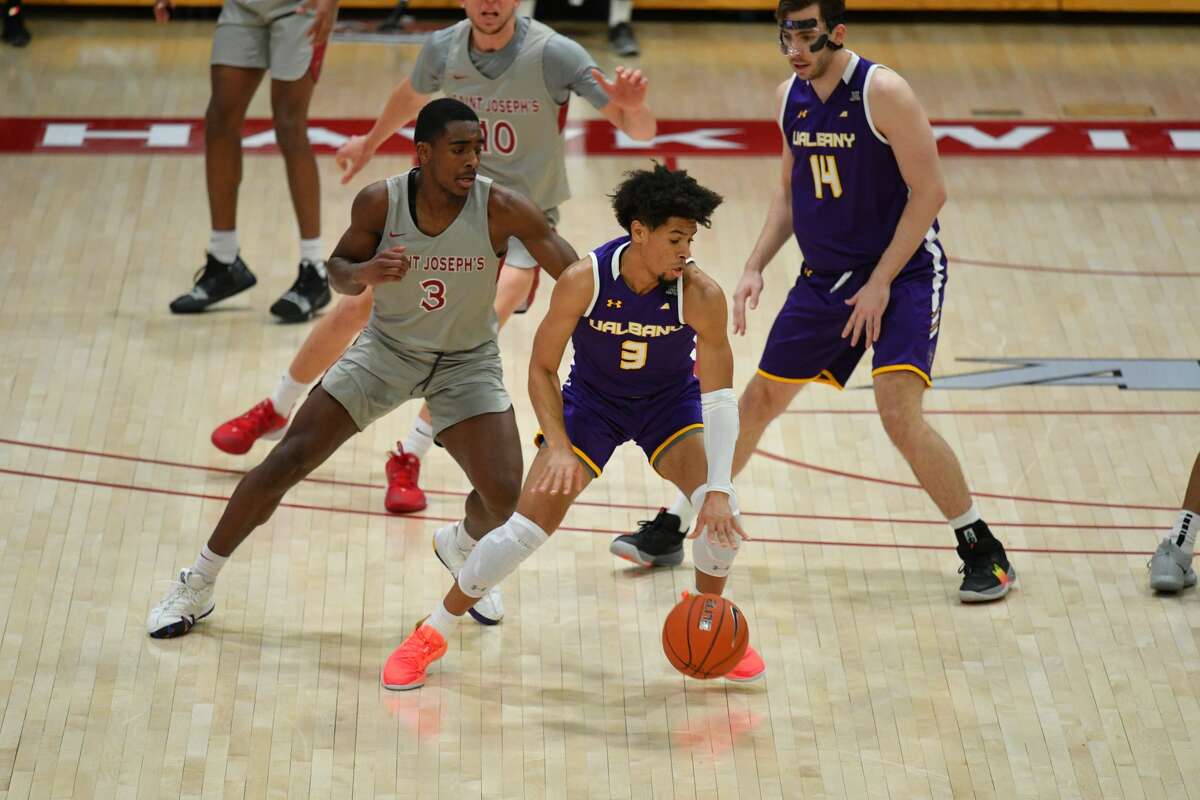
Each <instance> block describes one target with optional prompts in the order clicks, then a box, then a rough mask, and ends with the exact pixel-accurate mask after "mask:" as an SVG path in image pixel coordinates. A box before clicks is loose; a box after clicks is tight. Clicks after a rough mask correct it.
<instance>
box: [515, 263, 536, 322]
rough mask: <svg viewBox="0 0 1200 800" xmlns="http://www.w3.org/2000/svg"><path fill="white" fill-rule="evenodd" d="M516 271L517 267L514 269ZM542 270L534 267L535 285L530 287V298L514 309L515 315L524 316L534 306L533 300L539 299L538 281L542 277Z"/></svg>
mask: <svg viewBox="0 0 1200 800" xmlns="http://www.w3.org/2000/svg"><path fill="white" fill-rule="evenodd" d="M514 269H515V267H514ZM541 274H542V268H541V267H533V285H532V286H530V287H529V296H528V297H526V298H525V302H524V303H521V305H519V306H517V307H516V308H514V309H513V313H514V314H524V313H525V312H526V311H528V310H529V307H530V306H531V305H533V300H534V298H535V297H537V289H538V282H539V281H538V279H539V278H540V277H541Z"/></svg>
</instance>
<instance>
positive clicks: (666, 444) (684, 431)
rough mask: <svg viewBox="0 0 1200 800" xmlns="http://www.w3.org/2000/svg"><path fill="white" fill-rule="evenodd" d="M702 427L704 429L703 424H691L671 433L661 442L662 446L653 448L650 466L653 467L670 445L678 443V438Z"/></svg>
mask: <svg viewBox="0 0 1200 800" xmlns="http://www.w3.org/2000/svg"><path fill="white" fill-rule="evenodd" d="M703 427H704V423H703V422H693V423H692V424H691V425H687V426H685V427H683V428H680V429H679V430H677V431H675V432H674V433H672V434H671V435H670V436H668V437H667V438H666V439H664V440H663V443H662V444H660V445H659V446H658V447H656V448H654V452H653V453H651V454H650V466H652V467H653V466H654V462H655V461H657V460H658V457H659V456H661V455H662V454H663V451H664V450H666V449H667V448H668V447H670V446H671V445H673V444H675V442H677V441H679V439H680V438H682V437H683V436H685V435H687V434H688V433H689V432H691V431H695V430H700V429H701V428H703Z"/></svg>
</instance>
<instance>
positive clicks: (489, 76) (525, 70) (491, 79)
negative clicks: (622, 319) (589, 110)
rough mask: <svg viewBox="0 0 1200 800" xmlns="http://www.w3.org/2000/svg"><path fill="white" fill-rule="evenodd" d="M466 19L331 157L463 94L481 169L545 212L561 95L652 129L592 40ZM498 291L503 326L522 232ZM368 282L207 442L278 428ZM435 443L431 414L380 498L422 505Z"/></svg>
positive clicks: (353, 325) (400, 452) (515, 282)
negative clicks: (424, 473) (478, 128)
mask: <svg viewBox="0 0 1200 800" xmlns="http://www.w3.org/2000/svg"><path fill="white" fill-rule="evenodd" d="M464 5H465V8H466V12H467V19H465V20H463V21H461V22H459V23H458V24H456V25H453V26H451V27H449V28H446V29H444V30H441V31H438V32H436V33H434V34H433V35H432V36H431V37H430V39H429V40H428V41H427V42H426V44H425V46H424V47H423V48H422V49H421V52H420V54H419V55H418V56H417V62H416V64H415V66H414V69H413V74H412V76H411V77H410V78H405V79H404V80H403V81H401V82H400V84H399V85H398V86H396V88H395V89H394V90H393V91H392V94H391V96H390V97H389V98H388V101H387V104H386V105H385V106H384V109H383V113H382V114H380V117H379V120H378V121H377V122H376V123H375V126H374V127H373V128H372V129H371V132H370V133H368V134H367V135H366V136H355V137H353V138H352V139H351V140H350V141H349V142H347V144H346V145H345V146H343V147H342V148H341V149H340V150H339V151H338V156H337V159H338V164H339V165H340V166H341V167H342V168H343V169H344V170H345V171H346V174H345V175H344V176H343V178H342V180H343V182H347V181H349V180H350V179H351V178H353V177H354V176H355V175H356V174H357V173H358V171H359V170H361V169H362V168H363V166H364V165H365V164H366V163H367V162H368V161H369V160H370V158H371V156H372V154H373V153H374V152H375V151H376V150H377V149H378V148H379V146H380V145H381V144H382V143H383V142H384V141H386V140H387V139H388V138H389V137H390V136H392V134H393V133H394V132H395V131H396V129H398V128H399V127H400V126H401V125H403V124H404V123H405V122H407V121H408V120H410V119H412V118H413V117H414V116H415V115H416V113H417V111H418V110H419V109H420V108H421V106H423V105H424V104H425V103H426V102H428V100H429V97H430V95H431V94H432V93H433V92H436V91H439V90H440V91H443V92H445V93H446V94H447V95H450V96H453V97H457V98H458V99H460V100H463V101H464V102H466V103H467V104H468V105H470V106H471V107H472V108H473V109H474V110H475V111H476V113H478V114H479V117H480V121H481V123H482V124H483V126H484V131H485V147H484V152H483V155H482V158H481V161H480V166H479V171H480V173H481V174H483V175H486V176H488V177H490V178H494V179H495V180H496V181H497V182H498V183H499V184H500V185H501V186H504V187H506V188H508V189H513V190H516V191H518V192H521V193H522V194H524V195H526V196H527V197H529V198H531V199H532V200H533V201H534V202H535V203H536V204H537V206H538V207H539V208H541V209H542V210H543V211H545V212H546V215H547V217H548V218H550V219H551V220H552V221H553V220H556V219H557V217H558V214H557V207H558V205H559V204H560V203H562V202H563V201H565V200H566V199H567V198H568V197H569V196H570V188H569V186H568V185H567V179H566V166H565V164H564V156H563V151H564V139H563V134H562V128H563V120H564V118H565V111H566V107H567V101H568V99H569V98H570V95H571V94H572V93H575V94H578V95H580V96H582V97H584V98H586V99H587V100H588V102H589V103H591V104H592V105H593V106H595V107H596V108H598V109H599V110H600V112H601V113H602V114H604V116H605V117H606V118H607V119H608V120H609V121H610V122H612V124H613V125H615V126H617V127H618V128H619V129H621V130H622V131H624V132H625V133H626V134H628V135H629V136H631V137H633V138H635V139H649V138H652V137H653V135H654V132H655V127H656V123H655V119H654V115H653V114H652V113H651V112H650V110H649V109H648V108H647V107H646V104H645V97H646V80H645V78H643V77H642V76H641V74H640V73H639V72H636V71H626V70H623V69H618V70H617V75H616V80H615V81H614V82H613V83H609V82H608V81H607V80H605V78H604V76H603V75H602V74H600V72H599V71H598V70H597V69H596V68H595V62H594V61H593V60H592V58H591V56H589V55H588V53H587V51H586V50H584V49H583V47H581V46H580V45H579V44H577V43H576V42H574V41H572V40H570V39H568V38H566V37H564V36H561V35H559V34H557V33H555V32H554V31H553V30H551V29H550V28H548V27H547V26H545V25H542V24H541V23H539V22H534V21H532V20H530V19H528V18H524V17H518V16H516V14H515V9H516V2H515V0H487V1H486V2H485V0H466V2H465V4H464ZM504 265H505V267H509V268H510V269H504V270H502V271H501V274H500V284H499V286H498V287H497V291H496V314H497V317H498V319H499V322H500V324H501V325H503V324H504V322H505V321H506V320H507V319H508V317H509V315H510V314H512V313H513V312H514V310H515V309H517V308H518V306H519V304H521V303H522V302H523V301H525V300H526V298H528V297H529V293H530V288H531V286H532V285H533V283H534V277H535V276H536V274H537V271H536V269H534V268H535V267H536V265H537V260H536V259H534V258H533V257H532V256H531V255H530V254H529V253H528V252H527V251H526V250H525V248H524V246H522V245H521V243H520V242H519V241H516V240H513V241H511V242H509V248H508V255H507V256H506V258H505V262H504ZM370 309H371V299H370V297H369V292H367V293H364V294H363V295H359V296H357V297H347V298H344V299H342V300H341V301H340V302H339V303H338V304H337V305H336V306H335V307H334V309H333V311H332V312H331V313H329V314H326V315H325V316H324V317H322V318H321V319H320V320H319V321H318V322H317V324H316V325H315V326H314V327H313V329H312V331H311V332H310V334H309V336H308V338H307V340H306V341H305V342H304V344H303V345H302V346H301V349H300V351H299V352H298V353H297V354H296V357H295V359H294V360H293V361H292V364H291V366H290V367H289V369H288V370H287V371H286V372H285V373H284V374H283V375H282V376H281V377H280V379H279V382H278V384H277V385H276V387H275V390H274V391H273V392H272V393H271V395H270V397H268V398H265V399H263V400H262V401H260V402H259V403H258V404H257V405H255V406H254V407H253V408H251V409H250V410H249V411H248V412H246V413H244V414H242V415H241V416H239V417H235V418H234V419H232V420H229V421H228V422H226V423H224V424H222V425H221V426H220V427H218V428H217V430H216V431H214V433H213V437H212V438H213V443H214V444H215V445H216V446H217V447H218V448H220V449H221V450H224V451H225V452H227V453H234V454H241V453H245V452H247V451H248V450H249V449H250V447H251V446H252V445H253V443H254V442H255V441H256V440H257V439H258V438H260V437H266V438H278V437H279V436H281V435H282V434H283V430H284V428H285V426H286V425H287V419H288V416H289V414H290V413H291V410H292V408H293V406H294V405H295V403H296V402H297V401H298V400H299V399H300V398H301V397H303V395H304V392H305V390H306V388H307V386H308V384H310V383H312V382H313V381H315V380H316V379H317V378H319V377H320V376H321V375H322V374H323V373H324V372H325V370H326V369H328V368H329V365H330V364H332V363H333V361H334V360H336V359H337V357H338V356H339V355H340V354H341V352H342V351H343V350H344V349H345V347H346V345H347V344H348V343H349V342H350V340H352V339H353V338H354V337H355V336H356V335H357V334H358V332H359V331H360V330H361V329H362V326H363V325H364V324H365V323H366V321H367V316H368V315H369V313H370ZM432 443H433V437H432V429H431V427H430V422H429V417H428V414H427V412H426V411H425V410H424V409H423V410H422V415H421V417H419V418H418V419H417V421H416V422H415V423H414V424H413V427H412V430H411V431H410V432H409V434H408V436H407V437H406V438H405V439H404V441H403V443H402V444H401V445H400V446H399V447H398V448H397V451H396V452H393V453H391V454H390V455H389V458H388V463H387V467H386V473H387V478H388V491H387V495H386V497H385V501H384V503H385V507H386V508H387V509H388V510H389V511H392V512H396V513H407V512H413V511H419V510H421V509H423V508H425V505H426V499H425V494H424V492H422V491H421V489H420V487H419V486H418V483H417V481H418V476H419V470H420V459H421V457H423V456H424V455H425V453H426V452H427V451H428V449H429V447H430V446H431V445H432Z"/></svg>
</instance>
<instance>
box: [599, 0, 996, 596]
mask: <svg viewBox="0 0 1200 800" xmlns="http://www.w3.org/2000/svg"><path fill="white" fill-rule="evenodd" d="M845 11H846V9H845V4H844V0H820V2H811V0H781V2H780V3H779V5H778V7H777V9H776V18H777V20H778V22H779V47H780V50H781V51H782V53H783V55H784V56H785V57H786V58H787V60H788V62H789V64H790V66H791V68H792V72H793V75H792V77H791V78H789V79H788V80H787V81H785V82H784V83H783V84H781V85H780V87H779V89H778V91H777V93H776V114H777V115H778V119H779V125H780V128H781V129H782V132H783V136H784V147H783V180H782V183H781V184H780V187H779V189H778V191H777V192H776V194H775V197H774V200H773V201H772V203H771V208H770V211H769V212H768V214H767V219H766V222H765V223H764V225H763V229H762V232H761V233H760V234H759V237H758V242H757V243H756V244H755V246H754V250H753V252H752V253H751V254H750V258H749V259H748V260H747V262H746V267H745V271H744V273H743V275H742V278H741V280H740V281H739V282H738V286H737V288H736V290H735V291H734V297H733V301H734V302H733V318H734V330H735V331H736V332H737V333H743V334H744V333H745V331H746V306H747V305H749V307H750V308H751V309H754V308H755V307H756V306H757V305H758V298H759V295H760V293H761V292H762V288H763V277H762V273H763V270H764V269H765V268H766V266H767V264H768V263H770V261H771V259H772V258H774V256H775V254H776V253H778V252H779V249H780V248H781V247H782V246H783V244H784V243H785V242H786V241H787V239H788V238H789V236H792V235H794V236H795V238H796V242H797V243H798V244H799V245H800V250H801V252H802V253H803V255H804V263H803V264H802V266H801V269H800V277H799V278H798V279H797V280H796V283H795V286H793V287H792V290H791V291H790V292H789V293H788V296H787V301H786V302H785V303H784V306H783V308H782V310H781V311H780V312H779V315H778V316H777V317H776V319H775V323H774V325H773V326H772V327H771V332H770V335H769V337H768V339H767V344H766V347H765V348H764V350H763V356H762V360H761V361H760V362H759V368H758V373H757V374H756V375H755V376H754V377H752V378H751V379H750V383H749V384H748V385H747V386H746V390H745V391H744V392H743V393H742V396H741V399H740V401H739V404H738V408H739V411H740V414H741V421H742V425H741V433H740V435H739V438H738V442H737V450H736V453H735V456H734V465H733V467H734V474H737V472H739V471H740V470H741V469H742V467H744V466H745V465H746V462H747V461H749V459H750V456H751V454H752V453H753V452H754V449H755V447H757V445H758V441H759V439H760V438H761V437H762V435H763V431H764V430H765V429H766V427H767V425H769V424H770V423H771V421H772V420H774V419H775V418H776V417H777V416H779V415H780V414H781V413H783V412H784V410H786V409H787V407H788V405H789V404H790V403H791V401H792V399H793V398H795V396H796V393H797V392H799V391H800V389H801V388H802V387H803V386H804V385H805V384H807V383H814V382H815V383H824V384H827V385H830V386H835V387H837V388H839V389H841V388H842V387H843V386H844V385H845V383H846V381H847V380H848V379H849V378H850V375H851V373H853V372H854V368H855V366H856V365H857V364H858V362H859V360H860V359H861V358H862V357H863V355H864V353H865V351H866V350H867V348H871V349H873V350H874V355H873V364H872V366H873V370H872V372H871V374H872V376H873V377H874V390H875V402H876V406H877V407H878V409H879V416H880V418H881V420H882V422H883V427H884V430H885V431H886V432H887V434H888V437H889V438H890V439H891V441H892V443H893V444H894V445H895V446H896V447H897V448H898V449H899V451H900V453H901V454H902V455H903V456H904V459H905V460H906V461H907V462H908V464H909V466H910V467H911V468H912V470H913V472H914V473H915V475H916V477H917V480H918V481H919V482H920V484H921V486H922V487H923V488H924V489H925V491H926V492H927V493H928V495H929V496H930V498H931V499H932V500H933V502H934V503H935V504H936V505H937V507H938V509H939V510H940V511H941V512H942V513H943V514H944V515H945V517H946V520H947V521H948V523H949V525H950V527H951V529H953V531H954V535H955V538H956V539H957V543H958V548H957V552H958V555H959V557H960V558H961V559H962V561H963V565H962V568H961V570H960V571H961V572H962V573H963V579H962V583H961V585H960V587H959V599H960V600H961V601H962V602H964V603H974V602H984V601H989V600H997V599H999V598H1001V597H1004V596H1005V595H1006V594H1008V591H1009V589H1010V588H1011V587H1012V586H1013V583H1014V580H1015V578H1016V575H1015V572H1014V571H1013V569H1012V566H1011V565H1010V564H1009V561H1008V557H1007V556H1006V554H1005V552H1004V547H1003V545H1002V544H1001V543H1000V541H999V540H998V539H996V537H995V536H993V535H992V532H991V531H990V530H989V529H988V526H987V523H986V522H984V521H983V519H982V518H981V517H980V514H979V511H978V510H977V509H976V507H975V504H974V502H973V501H972V498H971V493H970V491H969V489H968V488H967V482H966V479H965V477H964V476H963V471H962V468H961V466H960V465H959V462H958V459H957V457H956V456H955V455H954V452H953V451H952V450H951V449H950V447H949V445H947V444H946V442H945V440H944V439H942V437H941V436H939V435H938V433H937V432H936V431H935V430H934V429H933V428H932V427H930V425H929V424H928V423H927V422H926V421H925V418H924V416H923V414H922V410H921V403H922V399H923V396H924V394H925V390H926V389H927V388H928V387H929V386H931V385H932V380H931V378H930V374H931V370H932V366H933V357H934V350H935V348H936V346H937V340H938V330H939V327H940V323H941V314H942V298H943V294H944V291H945V286H946V255H945V253H944V251H943V250H942V246H941V242H940V241H939V239H938V231H939V226H938V221H937V213H938V211H939V210H940V209H941V207H942V205H943V204H944V203H945V200H946V188H945V182H944V180H943V177H942V171H941V165H940V162H939V160H938V153H937V144H936V142H935V140H934V136H933V130H932V128H931V127H930V124H929V120H928V118H927V117H926V116H925V112H924V110H923V109H922V108H921V105H920V103H919V102H918V100H917V98H916V96H915V94H914V93H913V91H912V89H911V88H910V87H909V85H908V84H907V83H906V82H905V81H904V79H902V78H901V77H900V76H898V75H896V73H894V72H892V71H890V70H888V69H887V68H885V67H881V66H879V65H877V64H873V63H871V62H870V61H867V60H866V59H864V58H861V57H859V56H858V55H857V54H855V53H852V52H850V51H849V50H845V49H843V42H844V41H845V38H846V26H845V24H844V22H843V20H844V18H845ZM692 513H693V512H692V510H691V504H690V502H689V501H688V498H686V497H680V498H678V499H677V501H676V503H675V505H673V506H672V507H671V508H670V509H669V510H663V511H662V512H660V513H659V515H658V517H657V518H655V519H654V520H653V521H650V522H647V523H644V524H643V525H642V527H641V529H640V530H639V531H638V532H637V533H634V534H627V535H625V536H621V537H618V538H617V539H616V540H614V542H613V544H612V546H611V550H612V552H613V553H614V554H615V555H618V556H621V557H623V558H626V559H629V560H631V561H635V562H637V563H639V564H643V565H646V566H651V565H656V564H678V563H680V561H681V560H682V558H683V555H682V540H683V535H684V534H683V532H684V531H685V530H686V529H687V526H688V523H689V520H690V519H691V515H692Z"/></svg>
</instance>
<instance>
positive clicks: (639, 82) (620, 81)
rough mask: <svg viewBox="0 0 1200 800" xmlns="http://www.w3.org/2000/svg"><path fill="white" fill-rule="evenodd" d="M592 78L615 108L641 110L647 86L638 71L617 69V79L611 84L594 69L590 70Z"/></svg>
mask: <svg viewBox="0 0 1200 800" xmlns="http://www.w3.org/2000/svg"><path fill="white" fill-rule="evenodd" d="M592 77H593V78H595V79H596V83H598V84H600V88H601V89H603V90H604V93H605V94H606V95H608V99H609V101H610V102H612V103H613V105H615V106H616V107H617V108H641V107H642V106H643V105H645V103H646V89H647V85H648V84H647V83H646V77H645V76H644V75H642V71H641V70H640V69H625V68H624V67H617V79H616V80H615V81H613V82H612V83H609V82H608V79H607V78H605V77H604V73H603V72H601V71H600V70H598V69H595V68H593V69H592Z"/></svg>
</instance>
